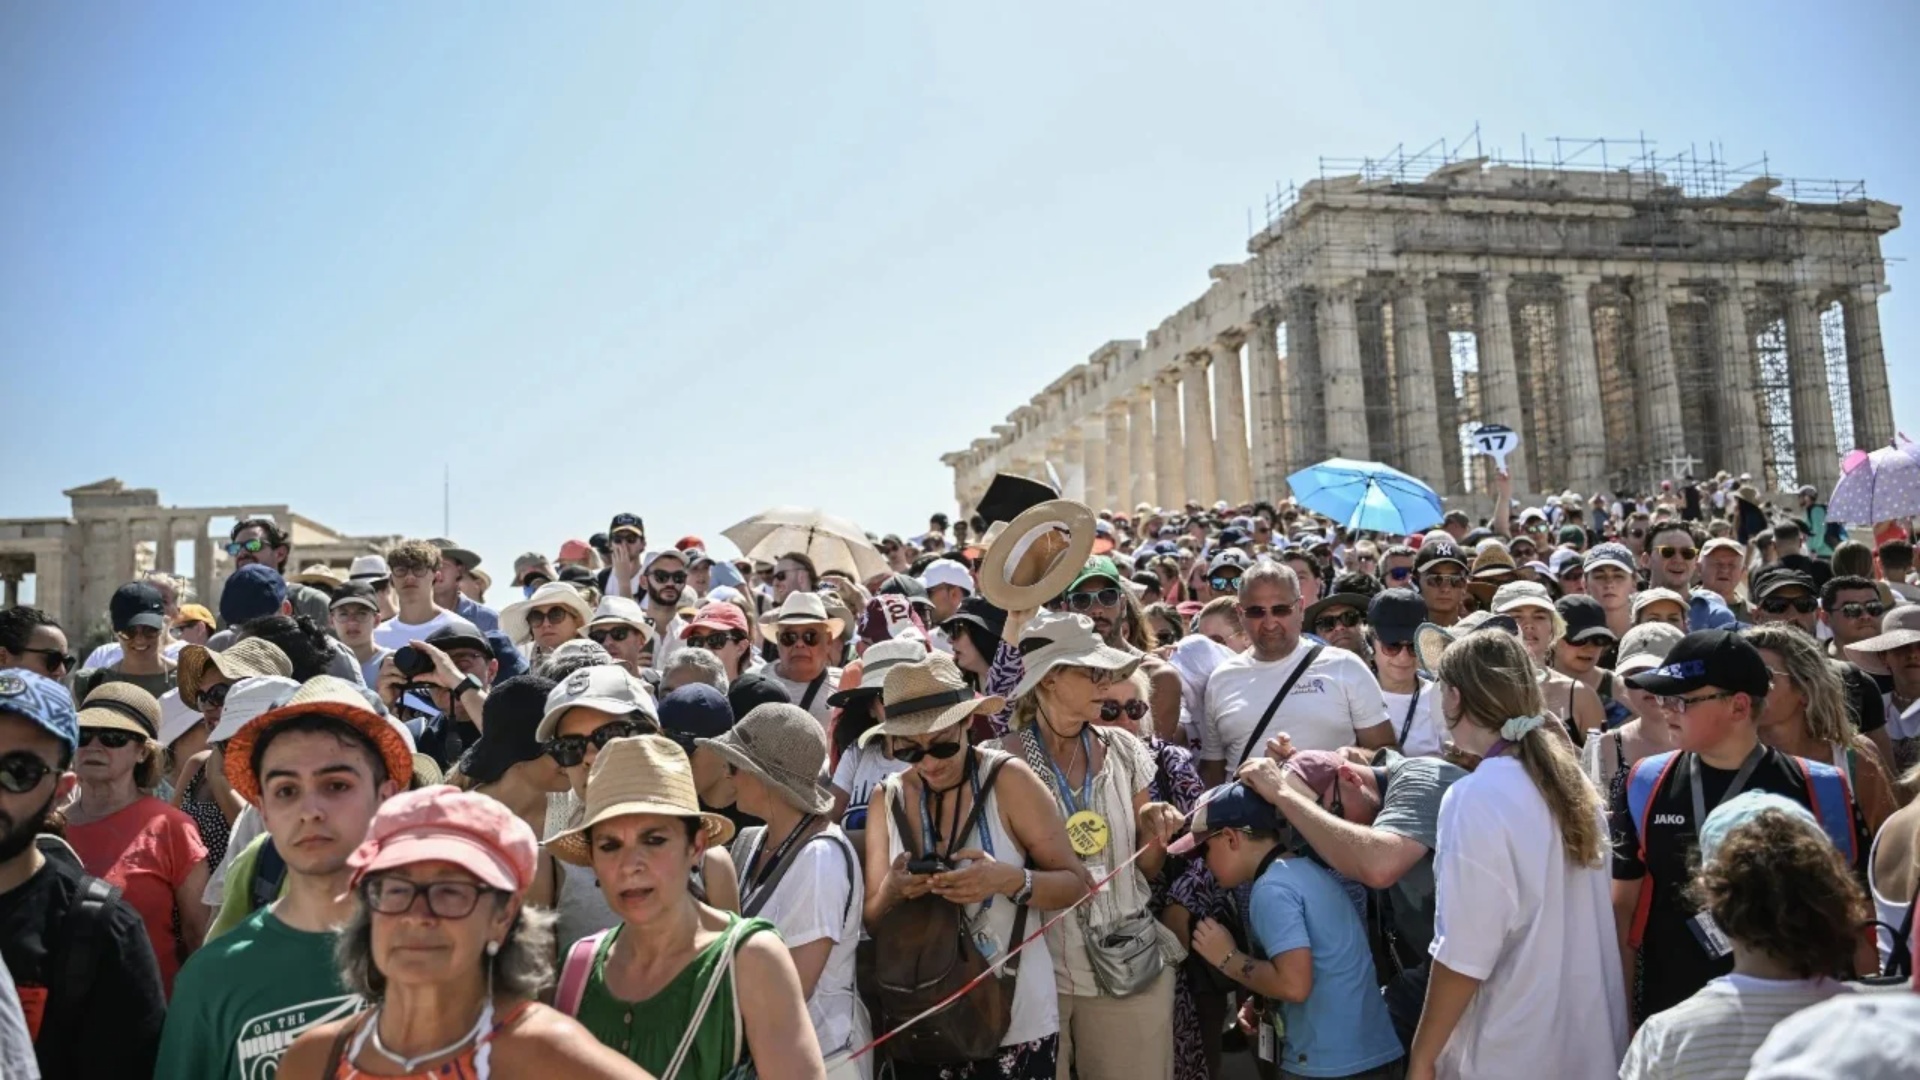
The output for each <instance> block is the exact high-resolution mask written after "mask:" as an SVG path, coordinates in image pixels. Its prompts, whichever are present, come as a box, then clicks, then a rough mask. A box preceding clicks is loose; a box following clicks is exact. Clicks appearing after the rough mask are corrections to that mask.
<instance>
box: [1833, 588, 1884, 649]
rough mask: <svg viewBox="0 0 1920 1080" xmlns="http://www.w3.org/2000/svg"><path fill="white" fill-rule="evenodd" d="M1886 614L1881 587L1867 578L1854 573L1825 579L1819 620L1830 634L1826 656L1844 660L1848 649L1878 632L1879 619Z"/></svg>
mask: <svg viewBox="0 0 1920 1080" xmlns="http://www.w3.org/2000/svg"><path fill="white" fill-rule="evenodd" d="M1886 613H1887V605H1886V604H1885V603H1883V602H1882V601H1881V599H1880V587H1879V586H1877V585H1875V584H1874V583H1873V582H1872V581H1870V580H1869V579H1867V578H1863V577H1858V576H1856V575H1853V574H1843V575H1841V576H1839V577H1834V578H1828V579H1827V583H1826V584H1825V585H1823V586H1821V588H1820V621H1821V622H1823V623H1825V624H1827V629H1828V630H1829V631H1830V632H1831V633H1832V634H1833V638H1832V640H1830V641H1828V642H1827V654H1828V655H1829V656H1833V657H1837V658H1840V659H1845V658H1846V655H1847V653H1846V648H1847V646H1849V645H1857V644H1859V643H1860V642H1862V641H1865V640H1867V639H1868V638H1870V637H1874V636H1875V635H1877V634H1879V633H1880V617H1881V616H1882V615H1885V614H1886Z"/></svg>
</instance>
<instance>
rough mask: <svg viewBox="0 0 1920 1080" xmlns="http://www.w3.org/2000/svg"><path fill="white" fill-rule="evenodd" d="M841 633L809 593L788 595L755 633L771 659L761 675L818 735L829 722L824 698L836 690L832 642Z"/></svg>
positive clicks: (837, 678)
mask: <svg viewBox="0 0 1920 1080" xmlns="http://www.w3.org/2000/svg"><path fill="white" fill-rule="evenodd" d="M845 632H846V623H845V622H844V621H843V620H841V619H836V618H832V617H830V616H829V615H828V614H827V605H826V602H825V601H824V600H822V599H821V598H820V595H819V594H818V593H811V592H797V593H793V594H791V595H789V596H788V597H787V599H786V601H785V602H784V603H782V604H781V605H780V606H779V607H778V608H775V609H774V610H772V611H770V612H768V613H767V617H766V618H765V619H763V620H761V622H760V633H761V634H762V635H764V636H765V637H766V639H767V640H768V641H769V642H772V643H773V646H774V649H775V655H776V657H777V658H776V659H775V660H774V662H773V663H772V664H770V665H768V666H767V667H766V668H765V669H763V672H762V673H763V674H765V675H766V676H767V677H768V678H771V679H772V680H773V681H774V682H775V683H776V684H778V685H779V686H780V687H781V688H782V689H784V690H785V691H786V692H787V696H789V697H791V698H792V699H793V702H794V704H796V705H798V706H800V707H801V708H803V709H805V710H807V712H809V713H811V714H812V715H813V718H814V719H816V720H818V721H820V727H821V728H822V729H823V730H824V729H825V728H827V727H828V725H829V724H831V722H832V719H833V710H832V708H831V707H830V706H828V704H827V699H828V698H830V697H832V696H833V695H834V694H836V693H838V692H839V690H840V669H839V668H837V667H834V666H833V662H832V658H833V655H834V652H833V650H834V641H835V639H837V638H839V637H840V636H841V635H842V634H844V633H845Z"/></svg>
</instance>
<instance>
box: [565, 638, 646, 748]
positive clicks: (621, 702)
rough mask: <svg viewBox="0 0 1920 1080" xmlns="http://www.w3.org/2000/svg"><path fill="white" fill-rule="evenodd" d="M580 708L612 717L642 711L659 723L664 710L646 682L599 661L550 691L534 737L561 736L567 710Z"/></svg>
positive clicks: (612, 665) (621, 669)
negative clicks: (661, 712)
mask: <svg viewBox="0 0 1920 1080" xmlns="http://www.w3.org/2000/svg"><path fill="white" fill-rule="evenodd" d="M587 644H589V645H592V644H593V643H592V642H587ZM597 647H598V646H596V648H597ZM576 708H585V709H594V710H597V711H599V712H603V713H606V714H608V715H609V716H628V715H630V714H632V713H636V712H638V713H640V714H642V715H644V716H646V717H647V719H649V720H652V721H653V722H654V723H656V724H657V723H659V722H660V710H659V708H658V707H657V706H656V705H655V704H654V700H653V691H652V689H650V688H649V687H648V686H647V684H646V682H645V681H643V680H641V679H639V678H637V677H635V676H634V675H633V674H631V673H630V672H628V671H627V669H626V668H624V667H621V666H620V665H619V664H596V665H594V666H593V667H584V668H581V669H580V670H578V671H576V672H574V673H573V674H571V675H569V676H567V677H566V678H565V679H563V680H561V681H560V683H559V684H558V685H556V686H554V688H553V689H552V690H551V691H549V692H548V693H547V711H546V713H545V715H543V716H541V718H540V727H539V728H538V730H536V731H535V732H534V738H536V739H538V740H539V741H541V742H543V743H544V742H546V741H548V740H549V739H552V738H553V737H554V736H555V735H558V734H559V733H560V718H561V717H562V716H565V715H566V713H567V710H569V709H576Z"/></svg>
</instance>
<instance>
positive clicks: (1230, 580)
mask: <svg viewBox="0 0 1920 1080" xmlns="http://www.w3.org/2000/svg"><path fill="white" fill-rule="evenodd" d="M1207 587H1208V588H1209V589H1212V590H1213V591H1214V592H1230V593H1237V592H1239V591H1240V578H1239V576H1238V575H1235V576H1234V577H1210V578H1208V579H1207Z"/></svg>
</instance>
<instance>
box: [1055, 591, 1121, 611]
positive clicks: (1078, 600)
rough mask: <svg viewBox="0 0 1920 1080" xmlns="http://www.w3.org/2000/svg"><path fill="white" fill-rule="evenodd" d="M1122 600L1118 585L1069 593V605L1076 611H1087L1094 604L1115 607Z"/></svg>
mask: <svg viewBox="0 0 1920 1080" xmlns="http://www.w3.org/2000/svg"><path fill="white" fill-rule="evenodd" d="M1119 602H1120V590H1119V588H1117V587H1114V588H1106V589H1100V590H1098V591H1095V592H1070V593H1068V594H1067V606H1068V607H1070V608H1072V609H1073V610H1075V611H1085V610H1087V609H1088V608H1090V607H1093V606H1094V605H1096V604H1097V605H1099V606H1100V607H1113V606H1114V605H1115V604H1118V603H1119Z"/></svg>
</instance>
